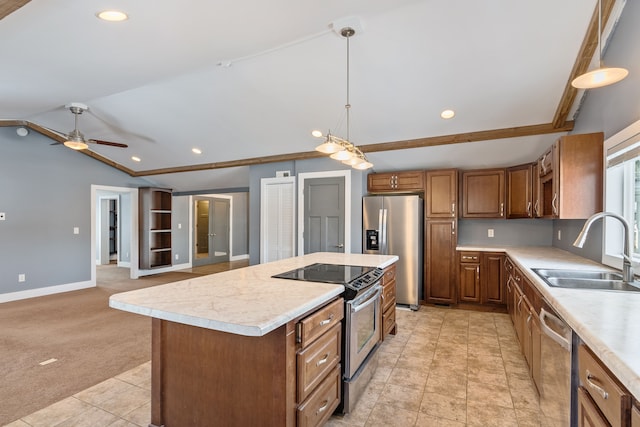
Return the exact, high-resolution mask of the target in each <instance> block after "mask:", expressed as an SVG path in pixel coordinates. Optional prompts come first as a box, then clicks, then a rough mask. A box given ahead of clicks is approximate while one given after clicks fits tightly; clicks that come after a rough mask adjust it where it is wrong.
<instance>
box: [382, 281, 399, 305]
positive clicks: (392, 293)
mask: <svg viewBox="0 0 640 427" xmlns="http://www.w3.org/2000/svg"><path fill="white" fill-rule="evenodd" d="M395 304H396V282H395V281H393V282H390V283H387V284H386V285H384V287H383V288H382V311H383V312H384V311H387V310H388V309H389V308H390V307H392V306H394V305H395Z"/></svg>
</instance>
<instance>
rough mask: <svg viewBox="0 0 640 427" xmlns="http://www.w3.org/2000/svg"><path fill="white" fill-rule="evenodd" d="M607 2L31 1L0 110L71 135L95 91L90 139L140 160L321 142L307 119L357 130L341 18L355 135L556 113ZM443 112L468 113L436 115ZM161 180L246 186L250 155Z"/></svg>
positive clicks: (1, 41) (501, 144)
mask: <svg viewBox="0 0 640 427" xmlns="http://www.w3.org/2000/svg"><path fill="white" fill-rule="evenodd" d="M595 6H596V0H588V1H586V0H563V1H560V2H559V1H557V0H536V1H526V2H525V1H513V0H485V1H481V2H480V1H470V0H449V1H435V0H322V1H320V0H315V1H310V0H271V1H264V0H234V1H230V0H183V1H163V2H158V1H152V0H135V1H134V0H111V1H106V0H58V1H55V2H51V1H46V0H32V1H31V2H30V3H28V4H27V5H25V6H24V7H22V8H21V9H19V10H17V11H16V12H14V13H12V14H10V15H9V16H7V17H5V18H4V19H2V20H1V21H0V52H2V66H0V119H26V120H30V121H32V122H35V123H38V124H40V125H43V126H46V127H50V128H53V129H56V130H59V131H62V132H69V131H71V130H72V129H73V116H72V114H71V113H70V112H69V111H67V110H65V109H64V108H63V106H64V105H65V104H67V103H69V102H82V103H85V104H87V105H89V107H90V109H91V111H90V112H91V113H92V114H83V115H82V116H81V117H80V124H79V127H80V130H81V131H82V132H83V133H84V134H85V135H86V136H87V137H89V138H95V139H103V140H109V141H116V142H122V143H126V144H128V145H129V148H127V149H120V148H113V147H105V146H94V145H92V146H91V149H92V150H94V151H96V152H98V153H99V154H101V155H103V156H105V157H107V158H109V159H112V160H114V161H116V162H117V163H120V164H122V165H124V166H126V167H128V168H130V169H133V170H136V171H140V170H148V169H156V168H166V167H175V166H185V165H190V164H198V163H211V162H220V161H228V160H238V159H246V158H254V157H261V156H268V155H275V154H286V153H292V152H305V151H312V150H313V148H314V147H315V145H317V144H318V143H319V142H320V141H319V140H317V139H315V138H313V137H312V136H311V135H310V132H311V130H313V129H318V128H319V129H321V130H323V131H326V130H327V129H331V131H332V132H333V133H335V134H337V135H339V136H346V124H345V123H344V104H345V101H346V62H345V60H346V41H345V39H343V38H342V37H340V36H338V35H337V34H336V33H335V32H333V31H331V24H332V23H333V22H339V21H341V20H343V21H344V20H345V19H346V22H350V21H351V22H356V23H359V24H360V25H361V26H362V31H361V32H359V33H358V34H356V36H355V37H353V38H352V39H351V55H350V58H351V61H350V63H351V65H350V69H351V77H350V83H351V85H350V101H351V105H352V108H351V129H350V135H351V139H352V141H353V142H354V143H356V144H358V145H366V144H374V143H382V142H391V141H398V140H406V139H415V138H424V137H430V136H437V135H449V134H456V133H462V132H472V131H482V130H489V129H500V128H506V127H515V126H526V125H534V124H543V123H550V122H551V121H552V120H553V116H554V114H555V111H556V109H557V107H558V104H559V102H560V99H561V96H562V91H563V89H564V87H565V85H566V82H567V79H568V78H569V76H570V73H571V69H572V66H573V64H574V61H575V59H576V54H577V52H578V51H579V49H580V45H581V43H582V40H583V38H584V36H585V32H586V29H587V26H588V24H589V20H590V18H591V15H592V13H593V11H594V8H595ZM106 8H118V9H121V10H124V11H126V12H127V13H128V14H129V16H130V19H129V20H127V21H125V22H121V23H107V22H103V21H100V20H98V19H97V18H96V17H95V13H96V12H97V11H99V10H102V9H106ZM350 17H352V18H355V21H353V20H352V19H349V18H350ZM337 26H340V27H341V26H342V24H340V23H338V24H337ZM445 108H452V109H454V110H456V112H457V115H456V117H455V118H454V119H452V120H448V121H445V120H443V119H441V118H440V116H439V114H440V112H441V111H442V110H443V109H445ZM569 118H571V117H569ZM555 137H556V136H554V135H546V136H535V137H525V138H517V139H509V140H496V141H485V142H475V143H466V144H457V145H455V146H451V145H450V146H441V147H432V148H419V149H412V150H400V151H390V152H379V153H371V154H369V155H368V157H369V159H370V160H371V161H372V162H373V163H374V164H375V169H376V170H392V169H408V168H426V167H450V166H456V167H484V166H494V165H496V163H497V162H503V163H511V164H515V163H517V162H524V161H529V160H532V159H533V158H535V156H537V155H538V154H539V153H540V151H541V150H543V149H544V148H545V147H546V146H547V145H549V143H550V142H551V141H553V139H555ZM28 138H31V136H29V137H28ZM514 144H517V145H518V146H519V148H518V149H517V150H512V149H510V148H512V147H513V145H514ZM192 147H199V148H201V149H202V151H203V154H201V155H199V156H198V155H195V154H193V153H192V152H191V148H192ZM42 149H43V150H62V149H66V148H64V147H63V146H54V147H51V146H48V145H46V146H44V145H43V148H42ZM452 150H453V151H452ZM454 151H455V156H454V155H452V153H453V152H454ZM496 152H499V153H501V154H502V155H501V157H500V160H496V154H495V153H496ZM506 152H509V153H511V154H504V153H506ZM69 155H79V154H77V153H74V152H72V151H70V152H69ZM132 155H136V156H139V157H141V158H142V162H140V163H135V162H133V161H132V160H131V159H130V157H131V156H132ZM149 178H151V179H153V180H154V181H156V182H157V183H158V184H160V185H166V186H169V187H172V188H174V189H175V190H179V191H188V190H199V189H215V188H232V187H246V186H248V183H249V177H248V172H247V168H235V169H219V170H211V171H205V172H197V173H180V174H170V175H155V176H152V177H149Z"/></svg>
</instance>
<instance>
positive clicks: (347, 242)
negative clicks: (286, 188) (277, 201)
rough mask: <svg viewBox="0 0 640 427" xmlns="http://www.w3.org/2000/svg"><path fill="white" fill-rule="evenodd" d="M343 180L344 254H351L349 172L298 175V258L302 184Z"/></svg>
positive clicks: (301, 233)
mask: <svg viewBox="0 0 640 427" xmlns="http://www.w3.org/2000/svg"><path fill="white" fill-rule="evenodd" d="M339 177H343V178H344V253H345V254H348V253H351V170H336V171H324V172H302V173H299V174H298V256H300V255H304V209H303V208H304V184H305V180H307V179H316V178H339Z"/></svg>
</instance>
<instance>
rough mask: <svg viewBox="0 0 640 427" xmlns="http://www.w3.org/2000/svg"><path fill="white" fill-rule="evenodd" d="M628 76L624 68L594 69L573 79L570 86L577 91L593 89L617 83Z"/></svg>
mask: <svg viewBox="0 0 640 427" xmlns="http://www.w3.org/2000/svg"><path fill="white" fill-rule="evenodd" d="M628 74H629V71H627V69H625V68H611V67H601V68H596V69H595V70H591V71H589V72H587V73H584V74H582V75H580V76H578V77H576V78H575V79H573V81H572V82H571V86H573V87H575V88H577V89H595V88H598V87H603V86H608V85H612V84H614V83H618V82H619V81H620V80H622V79H624V78H625V77H627V75H628Z"/></svg>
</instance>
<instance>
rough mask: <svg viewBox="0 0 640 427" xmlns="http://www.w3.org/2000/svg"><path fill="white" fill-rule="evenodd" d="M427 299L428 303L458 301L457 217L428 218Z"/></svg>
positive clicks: (451, 302)
mask: <svg viewBox="0 0 640 427" xmlns="http://www.w3.org/2000/svg"><path fill="white" fill-rule="evenodd" d="M426 236H427V237H426V270H425V282H426V283H425V300H426V301H427V302H428V303H445V304H453V303H455V302H456V292H455V288H456V286H455V284H456V262H455V253H456V242H457V231H456V220H455V219H449V220H446V219H427V221H426Z"/></svg>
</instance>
